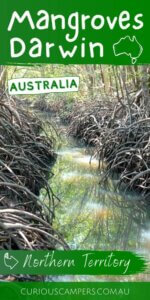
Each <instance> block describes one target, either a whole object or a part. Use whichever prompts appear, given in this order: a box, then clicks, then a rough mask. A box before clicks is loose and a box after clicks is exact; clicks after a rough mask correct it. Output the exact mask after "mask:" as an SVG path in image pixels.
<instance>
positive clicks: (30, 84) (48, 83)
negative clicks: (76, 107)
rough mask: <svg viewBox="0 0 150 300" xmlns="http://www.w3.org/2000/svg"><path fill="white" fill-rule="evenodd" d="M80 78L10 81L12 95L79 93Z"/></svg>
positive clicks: (9, 89)
mask: <svg viewBox="0 0 150 300" xmlns="http://www.w3.org/2000/svg"><path fill="white" fill-rule="evenodd" d="M78 90H79V77H56V78H19V79H11V80H8V91H9V94H10V95H34V94H48V93H68V92H78Z"/></svg>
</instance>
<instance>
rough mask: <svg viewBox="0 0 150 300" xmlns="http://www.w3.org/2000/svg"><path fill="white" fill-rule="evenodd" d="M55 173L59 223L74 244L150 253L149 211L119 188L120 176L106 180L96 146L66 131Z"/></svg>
mask: <svg viewBox="0 0 150 300" xmlns="http://www.w3.org/2000/svg"><path fill="white" fill-rule="evenodd" d="M61 137H62V138H61V140H62V146H61V148H60V149H59V150H58V151H57V155H58V157H57V162H56V164H55V166H54V167H53V173H54V176H53V178H52V180H51V182H50V184H51V187H52V189H53V191H54V193H55V194H56V196H57V197H58V198H59V199H60V200H61V201H60V202H58V205H57V207H56V217H55V220H54V227H55V228H56V229H57V230H58V231H59V232H60V233H61V234H62V236H63V237H64V239H65V240H66V241H67V243H68V244H69V246H70V248H71V249H86V250H87V249H88V250H89V249H92V250H131V251H136V252H138V253H140V254H145V255H146V256H147V257H148V256H149V253H150V226H149V219H148V217H147V214H146V212H144V211H142V210H141V209H139V208H138V201H139V196H138V195H136V194H134V193H128V194H124V193H123V191H120V190H117V189H116V184H115V180H114V181H112V180H109V182H108V183H107V184H104V183H103V182H102V181H101V169H98V166H99V162H98V160H96V159H95V158H94V159H91V153H92V150H90V153H89V150H87V149H86V148H85V147H82V146H79V145H78V144H77V142H75V141H74V140H72V139H68V137H66V136H65V134H63V135H62V134H61ZM87 279H88V280H91V281H95V280H96V281H97V280H99V281H101V280H102V281H104V280H106V281H108V280H113V281H115V280H116V281H117V280H125V281H127V280H129V281H131V280H143V281H144V280H150V278H149V275H138V276H137V275H136V276H128V277H121V279H120V278H119V277H113V278H112V277H111V276H110V277H108V276H107V277H106V278H105V277H104V276H103V277H100V276H99V277H96V276H93V277H92V276H90V277H87V276H80V277H79V276H73V277H72V276H64V277H56V278H55V277H53V280H55V281H60V280H62V281H69V280H87Z"/></svg>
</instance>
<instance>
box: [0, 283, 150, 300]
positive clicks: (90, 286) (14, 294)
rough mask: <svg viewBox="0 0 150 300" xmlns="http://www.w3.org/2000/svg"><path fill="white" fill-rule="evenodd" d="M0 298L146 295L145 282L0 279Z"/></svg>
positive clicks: (148, 287) (149, 293)
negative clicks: (2, 281) (7, 281)
mask: <svg viewBox="0 0 150 300" xmlns="http://www.w3.org/2000/svg"><path fill="white" fill-rule="evenodd" d="M0 291H1V293H0V299H7V300H10V299H11V300H12V299H15V300H18V299H24V300H28V299H29V300H32V299H36V300H39V299H40V300H41V299H43V300H44V299H45V300H47V299H54V300H55V299H56V300H57V299H58V300H59V299H61V300H64V299H66V300H67V299H68V300H69V299H71V300H72V299H78V300H80V299H86V300H90V299H93V300H97V299H102V300H103V299H106V300H107V299H109V300H110V299H112V300H113V299H114V300H116V299H122V300H124V299H131V300H134V299H135V300H140V299H142V300H144V299H150V283H148V282H143V283H139V282H134V283H130V282H126V283H118V282H117V283H115V282H100V283H98V282H96V283H95V282H78V283H77V282H76V283H72V282H69V283H67V282H63V283H59V282H57V283H56V282H53V283H48V282H46V283H42V282H41V283H35V282H30V283H0Z"/></svg>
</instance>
